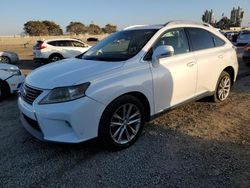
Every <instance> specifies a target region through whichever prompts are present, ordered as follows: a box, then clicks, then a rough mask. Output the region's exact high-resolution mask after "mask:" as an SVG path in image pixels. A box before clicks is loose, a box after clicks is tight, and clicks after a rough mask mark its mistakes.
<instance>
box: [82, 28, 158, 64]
mask: <svg viewBox="0 0 250 188" xmlns="http://www.w3.org/2000/svg"><path fill="white" fill-rule="evenodd" d="M156 31H157V30H156V29H141V30H127V31H120V32H117V33H114V34H112V35H110V36H109V37H107V38H106V39H104V40H102V41H101V42H99V43H98V44H97V45H95V46H94V47H92V48H91V49H89V50H88V51H87V52H86V53H85V54H84V55H83V56H82V58H83V59H87V60H97V61H125V60H128V59H130V58H132V57H134V56H135V55H136V54H137V53H138V52H139V51H140V50H141V49H142V48H143V47H144V45H145V44H146V43H147V42H148V41H149V39H150V38H151V37H152V36H153V35H154V34H155V33H156Z"/></svg>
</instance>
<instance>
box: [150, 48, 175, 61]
mask: <svg viewBox="0 0 250 188" xmlns="http://www.w3.org/2000/svg"><path fill="white" fill-rule="evenodd" d="M173 55H174V48H173V46H167V45H162V46H158V47H157V48H156V49H155V50H154V52H153V55H152V61H153V63H154V64H157V63H159V59H161V58H164V57H170V56H173Z"/></svg>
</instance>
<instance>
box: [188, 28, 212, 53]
mask: <svg viewBox="0 0 250 188" xmlns="http://www.w3.org/2000/svg"><path fill="white" fill-rule="evenodd" d="M186 30H187V33H188V36H189V39H190V41H191V47H192V50H193V51H198V50H204V49H209V48H213V47H214V41H213V38H212V36H211V34H210V33H209V32H208V31H206V30H204V29H200V28H187V29H186Z"/></svg>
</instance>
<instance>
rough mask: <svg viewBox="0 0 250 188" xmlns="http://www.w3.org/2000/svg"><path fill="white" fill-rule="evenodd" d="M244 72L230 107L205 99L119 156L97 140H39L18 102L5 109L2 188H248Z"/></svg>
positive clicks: (249, 97)
mask: <svg viewBox="0 0 250 188" xmlns="http://www.w3.org/2000/svg"><path fill="white" fill-rule="evenodd" d="M241 69H242V67H241ZM248 69H249V68H248ZM242 70H243V69H242ZM245 70H246V69H244V71H242V73H243V72H244V74H241V76H240V78H239V79H238V81H237V83H236V85H235V86H234V88H233V91H232V93H231V95H230V98H229V99H228V100H227V101H226V102H224V103H220V104H215V103H212V102H209V101H208V100H206V99H203V100H200V101H197V102H193V103H190V104H188V105H185V106H182V107H180V108H177V109H175V110H172V111H170V112H168V113H166V114H164V115H162V116H160V117H159V118H157V119H155V120H154V121H152V122H150V123H149V124H148V125H147V126H145V130H144V131H143V134H142V135H141V137H140V139H139V140H138V141H137V142H136V143H135V145H133V146H132V147H130V148H128V149H126V150H123V151H118V152H112V151H109V150H107V149H105V148H103V147H102V146H101V145H100V144H99V143H97V142H95V141H92V142H89V143H84V144H78V145H59V144H52V143H43V142H40V141H38V140H36V139H34V138H33V137H32V136H30V135H29V134H28V133H27V132H26V131H25V130H24V128H23V127H22V126H21V124H20V121H19V119H18V115H19V111H18V109H17V105H16V98H17V97H16V96H15V95H13V96H11V97H10V98H9V99H7V100H5V101H2V102H1V103H0V125H1V126H0V140H1V144H0V153H1V158H0V187H250V75H249V72H250V71H248V72H247V71H245Z"/></svg>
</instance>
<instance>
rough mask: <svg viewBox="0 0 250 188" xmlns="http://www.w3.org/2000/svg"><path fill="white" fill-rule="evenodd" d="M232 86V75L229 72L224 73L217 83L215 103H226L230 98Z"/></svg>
mask: <svg viewBox="0 0 250 188" xmlns="http://www.w3.org/2000/svg"><path fill="white" fill-rule="evenodd" d="M231 85H232V84H231V78H230V75H229V74H228V73H227V72H225V71H223V72H222V73H221V75H220V77H219V80H218V83H217V88H216V91H215V93H214V101H215V102H222V101H225V100H226V99H227V98H228V96H229V93H230V90H231Z"/></svg>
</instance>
